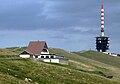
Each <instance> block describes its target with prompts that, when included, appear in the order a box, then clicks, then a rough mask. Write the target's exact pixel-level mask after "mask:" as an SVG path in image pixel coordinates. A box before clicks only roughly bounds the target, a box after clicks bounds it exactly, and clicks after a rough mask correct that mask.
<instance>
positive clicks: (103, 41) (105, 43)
mask: <svg viewBox="0 0 120 84" xmlns="http://www.w3.org/2000/svg"><path fill="white" fill-rule="evenodd" d="M104 11H105V10H104V4H102V6H101V35H100V36H99V37H96V49H97V51H99V52H106V51H107V50H108V49H109V37H106V36H105V33H104V28H105V21H104V15H105V14H104Z"/></svg>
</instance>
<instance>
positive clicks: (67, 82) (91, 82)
mask: <svg viewBox="0 0 120 84" xmlns="http://www.w3.org/2000/svg"><path fill="white" fill-rule="evenodd" d="M1 50H2V52H1V51H0V56H1V57H0V84H120V81H119V78H120V77H119V75H120V73H118V72H115V71H116V70H119V66H114V65H111V64H108V63H104V62H101V61H99V60H96V59H91V58H88V57H84V55H82V56H81V55H78V53H77V54H76V53H71V52H67V51H65V50H62V49H56V48H50V49H49V50H50V52H51V53H56V54H59V55H64V56H65V58H68V59H69V65H59V64H52V63H44V62H40V61H36V60H32V59H21V58H16V57H17V54H19V53H20V52H21V51H23V50H25V48H18V47H17V48H15V47H14V48H7V49H1ZM7 52H8V53H7ZM90 52H91V51H90ZM84 53H86V52H84ZM94 53H97V52H93V54H94ZM93 54H89V55H90V56H91V55H93ZM100 54H101V53H100ZM6 57H7V58H6ZM11 57H12V58H11ZM13 57H14V58H13ZM115 61H116V60H115ZM116 65H117V64H116ZM106 73H108V74H109V73H110V74H112V75H114V77H113V78H112V79H108V78H106V77H104V76H103V75H104V74H106ZM25 78H30V79H31V80H32V82H26V81H25Z"/></svg>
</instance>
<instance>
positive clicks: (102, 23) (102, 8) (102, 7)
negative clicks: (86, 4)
mask: <svg viewBox="0 0 120 84" xmlns="http://www.w3.org/2000/svg"><path fill="white" fill-rule="evenodd" d="M104 23H105V21H104V4H102V6H101V36H102V37H104V36H105V33H104V27H105V25H104Z"/></svg>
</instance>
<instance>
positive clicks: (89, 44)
mask: <svg viewBox="0 0 120 84" xmlns="http://www.w3.org/2000/svg"><path fill="white" fill-rule="evenodd" d="M102 3H104V5H105V34H106V36H109V37H110V46H111V47H110V51H111V52H115V53H120V44H119V43H120V37H119V36H120V33H119V32H120V0H0V38H1V40H0V47H1V48H4V47H13V46H20V47H21V46H27V45H28V43H29V41H33V40H40V41H41V40H42V41H43V40H44V41H46V42H47V43H48V46H49V47H54V48H62V49H65V50H68V51H80V50H89V49H92V50H95V37H96V36H99V35H100V29H101V28H100V24H101V22H100V18H101V16H100V10H101V4H102Z"/></svg>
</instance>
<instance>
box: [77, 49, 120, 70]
mask: <svg viewBox="0 0 120 84" xmlns="http://www.w3.org/2000/svg"><path fill="white" fill-rule="evenodd" d="M75 53H76V54H78V55H79V56H83V57H86V58H90V59H92V60H96V61H99V62H102V63H105V64H108V65H112V66H115V67H119V68H120V57H113V56H109V55H106V54H103V53H100V52H96V51H86V52H83V53H80V52H75Z"/></svg>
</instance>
